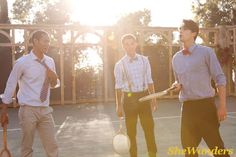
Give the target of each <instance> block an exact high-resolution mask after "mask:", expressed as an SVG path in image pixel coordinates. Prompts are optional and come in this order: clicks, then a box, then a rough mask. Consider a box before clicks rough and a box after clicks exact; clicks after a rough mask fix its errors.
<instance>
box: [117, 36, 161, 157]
mask: <svg viewBox="0 0 236 157" xmlns="http://www.w3.org/2000/svg"><path fill="white" fill-rule="evenodd" d="M121 42H122V46H123V49H124V50H125V51H126V55H125V56H124V57H123V58H122V59H120V60H119V61H118V62H117V63H116V65H115V69H114V74H115V89H116V112H117V115H118V117H122V116H123V112H124V114H125V122H126V128H127V134H128V136H129V138H130V142H131V148H130V156H131V157H137V143H136V128H137V119H138V117H139V118H140V122H141V126H142V128H143V130H144V134H145V139H146V143H147V148H148V154H149V157H156V152H157V148H156V142H155V135H154V121H153V117H152V111H155V110H156V109H157V102H156V99H153V100H152V101H151V105H150V102H139V101H138V99H139V98H141V97H143V96H145V95H148V93H149V94H150V93H154V92H155V89H154V84H153V80H152V77H151V67H150V63H149V60H148V58H147V57H145V56H142V55H139V54H137V53H136V48H137V41H136V37H135V36H134V35H132V34H126V35H124V36H123V37H122V40H121Z"/></svg>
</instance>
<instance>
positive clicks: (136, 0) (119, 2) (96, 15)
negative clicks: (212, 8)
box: [70, 0, 193, 27]
mask: <svg viewBox="0 0 236 157" xmlns="http://www.w3.org/2000/svg"><path fill="white" fill-rule="evenodd" d="M70 1H73V2H74V5H73V6H74V7H75V10H76V11H75V13H74V14H73V15H74V18H78V19H80V22H81V23H82V24H89V25H96V24H97V25H111V24H114V23H115V22H116V21H117V19H118V18H119V17H121V16H122V15H126V14H128V13H129V12H134V11H138V10H143V9H144V8H146V9H149V10H151V16H152V22H151V26H164V27H177V26H179V24H180V23H181V21H182V19H183V18H187V19H189V18H193V14H192V12H191V7H192V0H70ZM88 8H90V9H88ZM85 15H87V16H85Z"/></svg>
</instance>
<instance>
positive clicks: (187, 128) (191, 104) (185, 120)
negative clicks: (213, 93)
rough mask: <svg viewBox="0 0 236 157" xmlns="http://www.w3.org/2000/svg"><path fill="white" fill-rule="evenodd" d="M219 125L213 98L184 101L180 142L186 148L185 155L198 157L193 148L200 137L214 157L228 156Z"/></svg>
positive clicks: (196, 145)
mask: <svg viewBox="0 0 236 157" xmlns="http://www.w3.org/2000/svg"><path fill="white" fill-rule="evenodd" d="M219 127H220V123H219V121H218V116H217V109H216V106H215V103H214V98H207V99H201V100H194V101H186V102H184V103H183V106H182V121H181V142H182V146H183V149H186V150H188V151H187V153H186V154H185V157H198V153H196V152H195V150H197V147H198V145H199V144H200V142H201V139H202V138H203V139H204V141H205V142H206V144H207V146H208V147H209V149H210V150H211V151H212V152H213V155H214V156H215V157H229V155H228V152H227V150H226V149H225V147H224V143H223V141H222V139H221V136H220V132H219ZM216 149H217V150H216ZM189 150H191V151H189ZM219 150H222V151H219ZM200 152H202V151H200ZM222 152H223V153H222ZM207 155H208V154H207Z"/></svg>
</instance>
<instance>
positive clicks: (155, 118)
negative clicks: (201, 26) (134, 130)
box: [0, 112, 236, 135]
mask: <svg viewBox="0 0 236 157" xmlns="http://www.w3.org/2000/svg"><path fill="white" fill-rule="evenodd" d="M231 113H236V112H228V114H231ZM69 117H70V116H67V117H66V120H65V121H64V122H63V123H62V124H61V125H55V128H59V129H58V131H57V132H56V135H58V134H59V133H60V132H61V129H62V128H63V127H64V126H65V124H66V122H67V121H68V120H69ZM180 117H181V116H166V117H154V118H153V119H154V120H159V119H176V118H180ZM227 117H228V118H233V119H234V118H236V116H232V115H228V116H227ZM122 121H124V120H122ZM100 122H112V123H119V122H120V121H119V120H113V121H107V120H100ZM68 125H70V124H68ZM20 130H21V128H13V129H7V131H9V132H10V131H20ZM2 131H3V130H2V129H0V132H2Z"/></svg>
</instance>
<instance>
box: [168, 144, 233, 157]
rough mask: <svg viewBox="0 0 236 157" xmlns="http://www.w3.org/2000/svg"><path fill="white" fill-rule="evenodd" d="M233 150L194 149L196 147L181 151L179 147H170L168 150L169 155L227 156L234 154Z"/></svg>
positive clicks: (216, 148)
mask: <svg viewBox="0 0 236 157" xmlns="http://www.w3.org/2000/svg"><path fill="white" fill-rule="evenodd" d="M233 153H234V150H233V149H219V148H218V147H215V148H214V149H207V148H194V147H187V148H186V149H181V148H179V147H177V146H175V147H169V148H168V152H167V154H168V155H172V156H173V155H184V154H189V155H195V154H199V155H209V156H210V155H225V154H229V155H231V154H233Z"/></svg>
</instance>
